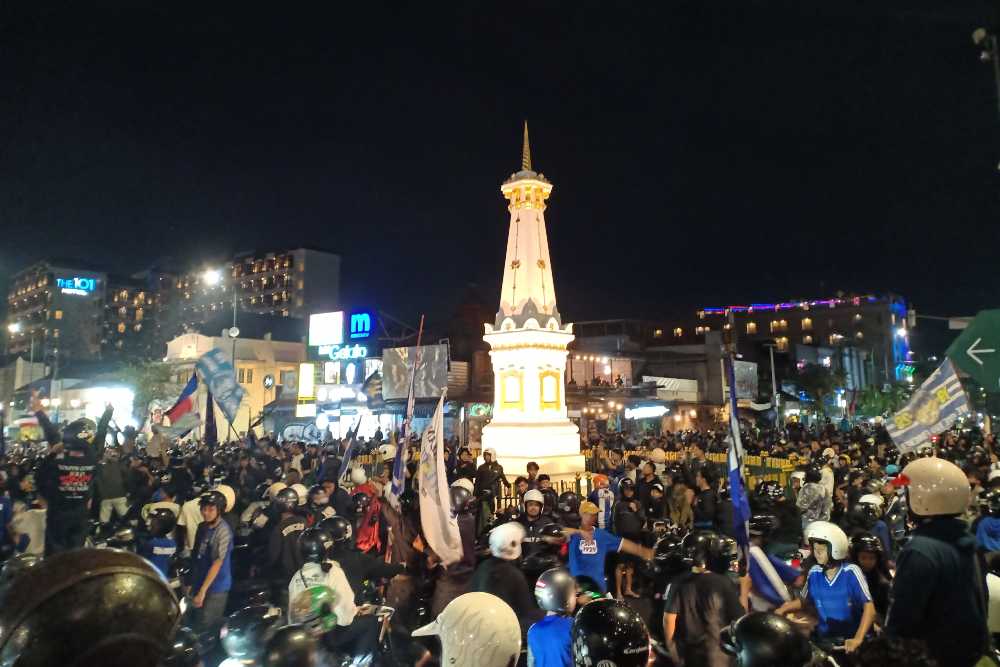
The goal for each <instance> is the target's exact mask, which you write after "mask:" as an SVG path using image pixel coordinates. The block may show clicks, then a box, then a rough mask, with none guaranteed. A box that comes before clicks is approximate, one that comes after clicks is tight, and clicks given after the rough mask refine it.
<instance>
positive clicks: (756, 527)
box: [750, 514, 778, 537]
mask: <svg viewBox="0 0 1000 667" xmlns="http://www.w3.org/2000/svg"><path fill="white" fill-rule="evenodd" d="M777 527H778V517H776V516H775V515H773V514H754V515H753V516H752V517H750V534H751V535H760V536H761V537H767V536H769V535H770V534H771V533H773V532H774V529H775V528H777Z"/></svg>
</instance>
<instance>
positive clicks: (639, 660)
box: [573, 600, 688, 667]
mask: <svg viewBox="0 0 1000 667" xmlns="http://www.w3.org/2000/svg"><path fill="white" fill-rule="evenodd" d="M648 661H649V633H648V632H647V630H646V624H645V623H644V622H643V620H642V617H641V616H640V615H639V613H638V612H637V611H635V610H634V609H632V608H631V607H628V606H626V605H625V604H624V603H622V602H617V601H615V600H595V601H593V602H591V603H589V604H587V605H584V607H583V608H582V609H581V610H580V611H579V612H577V614H576V617H575V618H574V619H573V664H574V665H575V666H576V667H591V665H601V666H603V665H615V667H646V664H647V663H648ZM685 667H688V666H687V665H685Z"/></svg>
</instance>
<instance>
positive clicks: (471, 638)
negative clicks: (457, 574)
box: [412, 593, 521, 667]
mask: <svg viewBox="0 0 1000 667" xmlns="http://www.w3.org/2000/svg"><path fill="white" fill-rule="evenodd" d="M429 635H437V636H438V638H439V639H440V640H441V664H442V665H475V666H476V667H509V666H510V665H512V664H515V663H516V662H517V658H518V655H519V654H520V653H521V629H520V625H519V624H518V621H517V616H516V615H515V614H514V610H513V609H511V608H510V605H508V604H507V603H506V602H504V601H503V600H501V599H500V598H498V597H497V596H495V595H490V594H489V593H465V594H463V595H459V596H458V597H457V598H455V599H454V600H452V601H451V602H449V603H448V606H446V607H445V608H444V611H442V612H441V613H440V614H439V615H438V617H437V619H435V620H434V621H433V622H432V623H429V624H427V625H425V626H423V627H421V628H417V629H416V630H414V631H413V635H412V636H414V637H426V636H429Z"/></svg>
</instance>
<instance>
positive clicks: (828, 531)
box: [805, 521, 850, 567]
mask: <svg viewBox="0 0 1000 667" xmlns="http://www.w3.org/2000/svg"><path fill="white" fill-rule="evenodd" d="M805 537H806V541H807V542H808V543H809V546H810V547H812V550H813V555H814V556H815V555H816V545H815V543H816V542H821V543H824V544H826V546H827V550H828V552H829V554H830V557H829V560H828V561H827V562H826V563H820V565H822V566H824V567H828V566H834V565H836V564H837V563H839V562H840V561H842V560H844V559H845V558H847V556H848V552H849V549H850V546H849V544H848V541H847V535H846V534H845V533H844V531H843V529H841V527H840V526H838V525H837V524H835V523H830V522H829V521H813V522H812V523H810V524H809V525H808V526H806V535H805ZM817 562H819V559H817Z"/></svg>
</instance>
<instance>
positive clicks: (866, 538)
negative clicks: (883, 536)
mask: <svg viewBox="0 0 1000 667" xmlns="http://www.w3.org/2000/svg"><path fill="white" fill-rule="evenodd" d="M863 551H867V552H869V553H873V554H876V555H877V556H878V557H879V558H882V553H883V551H882V540H880V539H879V538H877V537H876V536H875V535H872V534H871V533H858V534H857V535H855V536H854V537H852V538H851V560H853V561H855V562H857V560H858V554H860V553H861V552H863Z"/></svg>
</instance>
